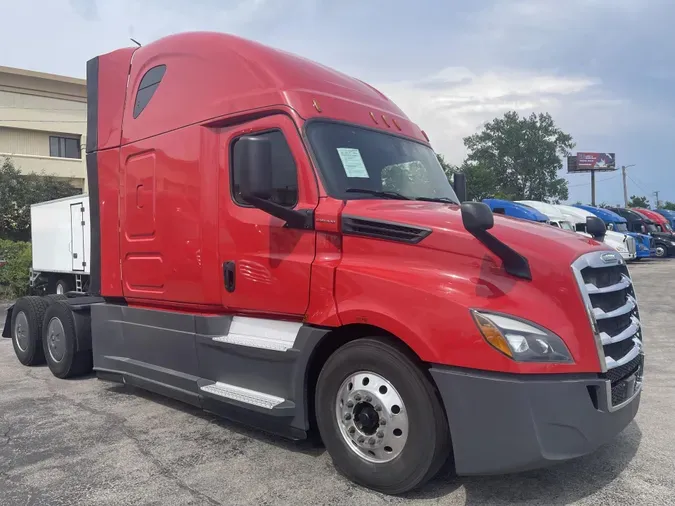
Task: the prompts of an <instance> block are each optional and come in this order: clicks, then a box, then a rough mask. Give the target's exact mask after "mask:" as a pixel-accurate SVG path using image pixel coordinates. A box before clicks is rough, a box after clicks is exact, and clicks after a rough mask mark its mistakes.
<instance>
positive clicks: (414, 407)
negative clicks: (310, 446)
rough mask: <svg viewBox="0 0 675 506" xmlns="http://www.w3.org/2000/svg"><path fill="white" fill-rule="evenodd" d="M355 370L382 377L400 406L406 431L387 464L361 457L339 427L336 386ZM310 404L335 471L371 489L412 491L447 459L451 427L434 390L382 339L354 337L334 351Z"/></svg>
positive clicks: (418, 370)
mask: <svg viewBox="0 0 675 506" xmlns="http://www.w3.org/2000/svg"><path fill="white" fill-rule="evenodd" d="M359 371H370V372H373V373H376V374H378V375H380V376H382V377H383V378H385V379H386V380H387V381H388V382H389V383H390V384H391V385H392V386H393V387H394V388H395V389H396V390H397V392H398V394H399V395H400V397H401V399H402V401H403V404H404V405H405V410H406V412H407V416H408V423H409V428H410V430H409V431H408V435H407V440H406V442H405V446H404V447H403V449H402V450H401V453H400V454H398V455H397V456H396V457H395V458H394V459H393V460H390V461H389V462H378V463H373V462H368V461H367V460H365V459H364V458H362V457H361V456H360V455H359V454H357V452H356V451H355V450H354V449H353V448H352V446H350V443H348V442H347V441H346V440H345V438H344V437H343V435H342V433H341V429H340V427H339V426H338V421H337V416H336V401H337V395H338V390H339V389H340V386H341V385H342V384H343V382H344V381H345V380H346V379H347V378H348V377H349V376H350V375H352V374H354V373H356V372H359ZM315 406H316V419H317V425H318V427H319V432H320V433H321V437H322V439H323V442H324V445H325V446H326V449H327V450H328V453H329V454H330V455H331V457H332V459H333V463H334V465H335V467H336V469H337V470H338V471H339V472H341V473H342V474H344V475H345V476H346V477H347V478H349V479H351V480H352V481H354V482H356V483H358V484H360V485H363V486H365V487H368V488H370V489H373V490H376V491H378V492H382V493H385V494H401V493H404V492H407V491H410V490H413V489H415V488H417V487H420V486H421V485H423V484H424V483H426V482H427V481H428V480H430V479H431V478H432V477H434V476H435V475H436V474H437V473H438V471H439V470H440V469H441V467H442V466H443V464H444V463H445V462H446V461H447V460H448V458H449V457H450V454H451V444H450V430H449V426H448V422H447V417H446V415H445V411H444V409H443V406H442V404H441V401H440V399H439V396H438V393H437V391H436V388H435V387H434V385H433V384H432V382H431V380H430V379H429V378H428V377H427V376H426V375H425V374H424V372H423V370H422V368H421V366H420V365H418V364H416V363H415V362H413V360H411V359H410V358H408V357H407V356H406V354H405V353H403V352H402V351H400V350H399V349H397V348H396V347H394V346H392V345H390V344H388V343H386V342H385V341H383V340H380V339H377V338H363V339H357V340H355V341H352V342H349V343H347V344H346V345H344V346H342V347H341V348H339V349H338V350H337V351H336V352H335V353H333V355H331V356H330V357H329V358H328V360H327V361H326V363H325V365H324V367H323V369H322V370H321V373H320V375H319V379H318V383H317V387H316V398H315ZM378 430H379V429H378Z"/></svg>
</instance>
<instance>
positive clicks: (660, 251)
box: [656, 244, 668, 258]
mask: <svg viewBox="0 0 675 506" xmlns="http://www.w3.org/2000/svg"><path fill="white" fill-rule="evenodd" d="M667 256H668V248H667V247H666V246H664V245H663V244H657V245H656V258H666V257H667Z"/></svg>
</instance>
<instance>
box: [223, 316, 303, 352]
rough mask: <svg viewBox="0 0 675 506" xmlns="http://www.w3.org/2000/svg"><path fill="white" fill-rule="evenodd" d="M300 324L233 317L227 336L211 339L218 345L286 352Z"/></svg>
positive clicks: (292, 342)
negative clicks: (234, 345) (224, 344)
mask: <svg viewBox="0 0 675 506" xmlns="http://www.w3.org/2000/svg"><path fill="white" fill-rule="evenodd" d="M301 328H302V324H301V323H297V322H287V321H280V320H264V319H261V318H248V317H244V316H235V317H234V318H233V319H232V324H231V325H230V330H229V332H228V333H227V335H224V336H216V337H214V338H213V340H214V341H216V342H218V343H228V344H236V345H239V346H248V347H249V348H259V349H263V350H274V351H288V350H289V349H291V348H292V347H293V345H294V344H295V339H296V337H297V336H298V332H299V331H300V329H301Z"/></svg>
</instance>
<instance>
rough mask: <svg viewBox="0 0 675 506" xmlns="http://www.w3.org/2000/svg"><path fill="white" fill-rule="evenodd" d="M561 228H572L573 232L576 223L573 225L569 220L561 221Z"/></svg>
mask: <svg viewBox="0 0 675 506" xmlns="http://www.w3.org/2000/svg"><path fill="white" fill-rule="evenodd" d="M560 228H562V229H563V230H570V231H572V232H574V231H575V228H574V225H572V224H571V223H570V222H569V221H561V222H560Z"/></svg>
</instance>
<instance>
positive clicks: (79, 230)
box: [70, 202, 85, 271]
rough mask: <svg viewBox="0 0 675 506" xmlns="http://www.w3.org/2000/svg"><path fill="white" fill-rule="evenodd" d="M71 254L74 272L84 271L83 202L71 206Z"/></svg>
mask: <svg viewBox="0 0 675 506" xmlns="http://www.w3.org/2000/svg"><path fill="white" fill-rule="evenodd" d="M70 253H71V256H72V262H73V270H74V271H84V266H85V263H84V262H85V259H84V207H83V206H82V202H78V203H77V204H71V205H70Z"/></svg>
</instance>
